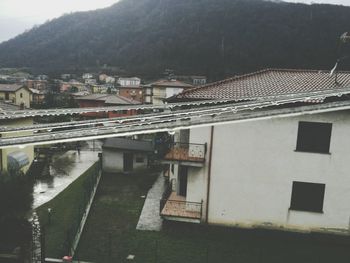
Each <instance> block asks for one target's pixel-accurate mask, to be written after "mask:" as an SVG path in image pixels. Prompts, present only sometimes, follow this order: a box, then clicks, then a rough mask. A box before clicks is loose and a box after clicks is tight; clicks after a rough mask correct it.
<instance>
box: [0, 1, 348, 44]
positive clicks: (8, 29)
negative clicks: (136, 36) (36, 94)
mask: <svg viewBox="0 0 350 263" xmlns="http://www.w3.org/2000/svg"><path fill="white" fill-rule="evenodd" d="M116 2H118V0H0V43H1V42H2V41H5V40H8V39H10V38H13V37H15V36H16V35H18V34H21V33H23V32H24V31H25V30H28V29H30V28H32V27H33V26H34V25H40V24H42V23H44V22H45V21H47V20H49V19H53V18H55V17H59V16H61V15H63V14H65V13H70V12H75V11H87V10H94V9H98V8H104V7H107V6H110V5H112V4H114V3H116ZM286 2H298V3H308V4H310V3H327V4H339V5H348V6H350V0H286Z"/></svg>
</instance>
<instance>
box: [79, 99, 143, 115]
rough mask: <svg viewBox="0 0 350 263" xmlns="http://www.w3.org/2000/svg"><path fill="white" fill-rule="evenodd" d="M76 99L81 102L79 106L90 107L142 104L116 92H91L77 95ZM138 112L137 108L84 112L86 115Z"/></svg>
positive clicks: (133, 113)
mask: <svg viewBox="0 0 350 263" xmlns="http://www.w3.org/2000/svg"><path fill="white" fill-rule="evenodd" d="M75 100H76V101H77V102H78V104H79V108H88V107H108V106H126V105H137V104H140V102H138V101H134V100H130V99H128V98H125V97H122V96H119V95H116V94H91V95H87V96H79V97H75ZM135 114H137V111H136V110H125V111H118V112H108V113H107V112H96V113H94V112H93V113H84V114H83V116H85V117H94V118H96V117H108V118H114V117H121V116H131V115H135Z"/></svg>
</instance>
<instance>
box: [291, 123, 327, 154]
mask: <svg viewBox="0 0 350 263" xmlns="http://www.w3.org/2000/svg"><path fill="white" fill-rule="evenodd" d="M331 133H332V123H320V122H303V121H301V122H299V128H298V139H297V148H296V151H300V152H315V153H329V146H330V142H331Z"/></svg>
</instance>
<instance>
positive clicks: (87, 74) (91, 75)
mask: <svg viewBox="0 0 350 263" xmlns="http://www.w3.org/2000/svg"><path fill="white" fill-rule="evenodd" d="M93 77H94V75H93V74H92V73H84V74H83V75H82V78H83V79H92V78H93Z"/></svg>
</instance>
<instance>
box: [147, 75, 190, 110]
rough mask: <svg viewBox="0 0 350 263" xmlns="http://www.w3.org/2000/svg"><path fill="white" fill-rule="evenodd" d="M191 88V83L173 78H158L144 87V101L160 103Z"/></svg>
mask: <svg viewBox="0 0 350 263" xmlns="http://www.w3.org/2000/svg"><path fill="white" fill-rule="evenodd" d="M191 88H193V86H192V85H190V84H187V83H185V82H182V81H178V80H175V79H172V80H158V81H156V82H154V83H151V84H149V85H147V86H145V87H144V89H145V91H144V100H145V103H150V104H154V105H162V104H163V103H164V100H166V99H168V98H170V97H173V96H175V95H178V94H179V93H181V92H182V91H184V90H188V89H191Z"/></svg>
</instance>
